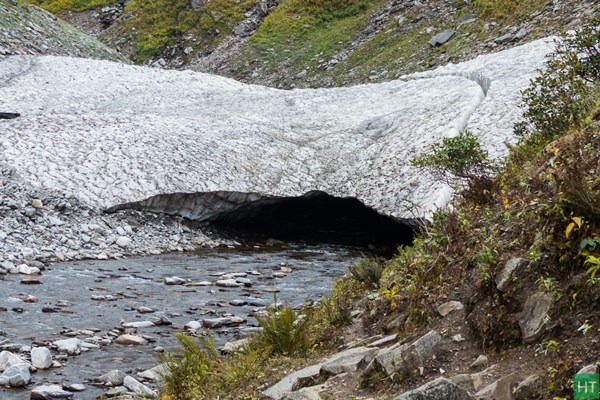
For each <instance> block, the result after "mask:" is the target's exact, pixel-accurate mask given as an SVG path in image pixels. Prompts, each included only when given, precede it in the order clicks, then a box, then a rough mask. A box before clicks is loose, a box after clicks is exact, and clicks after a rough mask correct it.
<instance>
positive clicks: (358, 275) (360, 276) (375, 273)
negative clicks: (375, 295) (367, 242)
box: [350, 259, 383, 289]
mask: <svg viewBox="0 0 600 400" xmlns="http://www.w3.org/2000/svg"><path fill="white" fill-rule="evenodd" d="M350 273H351V274H352V276H353V277H354V279H356V280H357V281H359V282H362V283H364V284H366V285H367V286H369V287H372V288H374V289H377V288H379V281H380V280H381V275H382V274H383V264H382V263H381V262H379V261H377V260H373V259H361V260H359V261H358V262H357V263H356V265H354V266H352V267H350Z"/></svg>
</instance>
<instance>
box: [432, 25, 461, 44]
mask: <svg viewBox="0 0 600 400" xmlns="http://www.w3.org/2000/svg"><path fill="white" fill-rule="evenodd" d="M454 35H456V31H455V30H454V29H446V30H445V31H443V32H441V33H438V34H437V35H435V36H434V37H432V38H431V40H430V41H429V44H430V45H431V46H433V47H438V46H441V45H443V44H445V43H447V42H448V41H449V40H450V39H452V37H453V36H454Z"/></svg>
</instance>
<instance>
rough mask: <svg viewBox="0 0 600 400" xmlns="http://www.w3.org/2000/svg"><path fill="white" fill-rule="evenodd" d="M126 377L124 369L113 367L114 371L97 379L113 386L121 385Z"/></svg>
mask: <svg viewBox="0 0 600 400" xmlns="http://www.w3.org/2000/svg"><path fill="white" fill-rule="evenodd" d="M124 379H125V373H124V372H123V371H120V370H118V369H113V370H112V371H110V372H107V373H106V374H104V375H101V376H99V377H97V378H96V379H95V380H96V381H97V382H101V383H104V384H108V385H111V386H120V385H122V384H123V380H124Z"/></svg>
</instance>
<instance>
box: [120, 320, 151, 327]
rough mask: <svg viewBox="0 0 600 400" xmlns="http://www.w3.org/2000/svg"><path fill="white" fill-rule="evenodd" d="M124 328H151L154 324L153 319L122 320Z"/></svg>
mask: <svg viewBox="0 0 600 400" xmlns="http://www.w3.org/2000/svg"><path fill="white" fill-rule="evenodd" d="M121 326H122V327H123V328H150V327H151V326H154V323H153V322H152V321H135V322H122V323H121Z"/></svg>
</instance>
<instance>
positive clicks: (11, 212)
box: [0, 166, 227, 279]
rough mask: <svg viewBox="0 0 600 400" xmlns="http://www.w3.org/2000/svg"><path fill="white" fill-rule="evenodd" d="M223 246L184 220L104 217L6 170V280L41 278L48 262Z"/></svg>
mask: <svg viewBox="0 0 600 400" xmlns="http://www.w3.org/2000/svg"><path fill="white" fill-rule="evenodd" d="M220 243H221V242H216V241H213V240H212V239H210V238H208V237H207V236H206V235H205V234H203V233H201V232H199V231H198V230H197V229H193V228H190V227H188V226H186V225H185V223H183V220H182V218H177V217H175V218H172V217H166V216H159V215H142V214H141V213H139V212H126V213H121V214H119V215H108V214H104V213H103V212H102V210H101V209H99V208H93V207H89V206H87V205H85V204H83V203H82V202H81V201H80V200H78V199H77V198H76V197H74V196H67V195H65V194H64V193H60V192H56V191H52V190H47V189H40V188H36V187H35V186H33V185H31V184H27V183H25V182H24V180H22V179H19V178H18V177H17V176H16V173H15V172H14V171H12V170H11V169H9V168H7V167H2V166H0V279H1V278H2V275H3V274H6V273H15V274H22V275H30V276H35V275H38V274H39V273H40V270H43V267H44V263H46V262H48V261H66V260H79V259H90V258H91V259H100V260H102V259H109V258H120V257H122V256H124V255H148V254H160V253H162V252H168V251H190V250H195V249H197V248H201V247H204V246H211V247H213V246H217V245H219V244H220ZM222 243H227V242H226V241H222ZM29 279H35V277H32V278H29Z"/></svg>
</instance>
